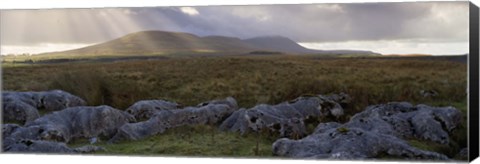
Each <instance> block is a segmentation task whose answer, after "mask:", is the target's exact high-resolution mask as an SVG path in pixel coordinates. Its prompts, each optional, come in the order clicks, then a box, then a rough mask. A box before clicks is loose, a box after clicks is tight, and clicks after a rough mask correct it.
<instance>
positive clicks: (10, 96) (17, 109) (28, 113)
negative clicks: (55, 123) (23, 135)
mask: <svg viewBox="0 0 480 164" xmlns="http://www.w3.org/2000/svg"><path fill="white" fill-rule="evenodd" d="M84 105H86V102H85V101H84V100H82V99H81V98H79V97H77V96H74V95H72V94H70V93H68V92H65V91H62V90H52V91H44V92H11V91H6V92H2V107H3V108H2V109H3V110H2V117H3V120H4V121H7V122H18V123H21V124H25V123H28V122H30V121H33V120H35V119H37V118H38V117H40V115H39V113H38V111H39V110H46V111H58V110H62V109H65V108H68V107H74V106H84Z"/></svg>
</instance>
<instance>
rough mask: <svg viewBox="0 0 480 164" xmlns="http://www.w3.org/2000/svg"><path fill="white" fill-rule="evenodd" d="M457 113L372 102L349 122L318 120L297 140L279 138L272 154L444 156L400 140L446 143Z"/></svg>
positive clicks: (456, 121) (423, 157) (431, 108)
mask: <svg viewBox="0 0 480 164" xmlns="http://www.w3.org/2000/svg"><path fill="white" fill-rule="evenodd" d="M461 118H462V116H461V113H460V112H459V111H458V110H456V109H455V108H453V107H430V106H427V105H422V104H421V105H417V106H413V105H412V104H410V103H406V102H394V103H388V104H381V105H373V106H369V107H367V109H366V110H365V111H363V112H361V113H358V114H356V115H354V116H353V117H352V118H351V119H350V121H349V122H347V123H345V124H340V123H337V122H328V123H320V124H319V125H318V126H317V128H316V129H315V131H314V133H313V134H311V135H309V136H307V137H305V138H303V139H301V140H290V139H287V138H282V139H279V140H277V141H276V142H275V143H274V144H273V146H272V149H273V153H274V154H276V155H279V156H286V157H294V158H340V159H363V158H381V157H385V156H394V157H399V158H407V159H418V158H420V159H442V160H443V159H448V157H447V156H445V155H442V154H438V153H434V152H428V151H423V150H419V149H417V148H414V147H412V146H410V145H408V144H407V143H406V142H405V141H403V140H402V139H407V138H408V139H411V138H417V139H419V140H429V141H434V142H437V143H441V144H448V142H449V132H452V131H453V130H454V129H455V128H456V127H457V126H458V125H459V124H460V120H461Z"/></svg>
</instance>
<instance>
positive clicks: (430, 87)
mask: <svg viewBox="0 0 480 164" xmlns="http://www.w3.org/2000/svg"><path fill="white" fill-rule="evenodd" d="M2 68H3V70H2V71H3V73H2V75H3V77H2V78H3V79H2V80H3V90H15V91H32V90H33V91H43V90H50V89H62V90H65V91H67V92H70V93H72V94H74V95H77V96H80V97H82V98H84V99H85V100H86V101H87V102H88V103H89V105H100V104H107V105H110V106H113V107H115V108H118V109H121V110H124V109H126V108H127V107H129V106H130V105H132V104H133V103H135V102H136V101H139V100H147V99H164V100H169V101H175V102H177V103H180V104H183V105H196V104H198V103H200V102H203V101H208V100H212V99H218V98H225V97H227V96H232V97H234V98H235V99H236V100H237V101H238V103H239V106H240V107H246V108H249V107H253V106H255V105H256V104H259V103H268V104H276V103H280V102H283V101H288V100H291V99H294V98H296V97H298V96H302V95H303V96H305V95H316V94H330V93H339V92H344V93H347V94H349V95H350V96H351V97H352V100H353V102H352V103H351V104H350V105H349V106H348V107H347V109H346V111H347V114H346V115H345V116H344V117H342V118H340V120H338V121H340V122H343V121H346V120H348V119H349V118H350V116H352V115H353V114H355V113H357V112H359V111H362V110H363V109H365V107H366V106H368V105H373V104H379V103H386V102H391V101H408V102H411V103H414V104H418V103H423V104H428V105H441V106H447V105H451V106H455V107H457V108H459V109H460V110H462V111H463V112H466V106H467V103H466V98H467V94H466V91H467V90H466V88H467V66H466V64H464V63H460V62H450V61H429V60H421V61H419V60H411V59H408V60H407V59H405V60H403V59H398V60H382V59H368V58H338V59H316V58H314V57H300V56H289V55H272V56H243V57H241V56H228V57H227V56H226V57H196V58H170V59H163V60H144V61H122V62H111V63H66V64H51V65H46V64H45V65H17V66H14V67H13V66H5V65H4V66H3V67H2ZM422 90H427V91H434V92H436V93H437V95H436V96H431V97H428V96H427V97H425V96H423V95H422V94H421V91H422ZM189 128H193V129H195V130H192V132H191V133H189V135H188V137H190V138H186V139H184V138H182V137H179V136H178V135H181V134H180V133H177V132H176V131H185V130H186V128H179V129H178V130H174V131H171V132H170V131H169V132H167V133H166V134H162V135H159V136H154V137H151V138H148V139H145V140H141V141H136V142H128V143H120V144H116V145H105V146H106V148H107V149H108V150H109V151H105V152H99V153H103V154H111V153H113V154H138V155H148V154H162V155H189V156H191V155H207V156H209V155H213V156H257V155H260V156H269V155H271V150H270V147H271V143H273V141H274V139H271V137H269V136H268V135H266V134H258V135H261V137H256V136H252V135H256V134H249V135H247V136H239V135H238V134H234V133H226V132H219V131H216V130H208V129H209V128H211V127H189ZM187 131H188V129H187ZM204 131H212V132H211V133H213V134H214V137H215V138H216V140H217V141H218V142H211V143H210V141H209V140H208V139H207V138H206V137H207V136H205V135H206V134H205V133H203V132H204ZM457 133H458V134H456V135H458V136H457V137H454V139H453V140H455V141H454V142H453V143H452V144H453V145H450V146H454V147H456V148H455V149H458V148H461V147H464V146H466V130H465V128H463V130H462V129H461V130H459V131H458V132H457ZM182 135H184V134H182ZM207 135H208V136H209V133H207ZM258 138H260V139H258ZM269 138H270V139H269ZM257 142H258V143H259V151H258V152H256V151H254V150H252V149H253V148H252V147H255V146H256V143H257ZM412 143H414V144H413V145H418V146H419V147H422V146H425V144H423V145H422V144H421V143H417V142H412ZM76 144H77V145H78V144H83V143H82V142H80V143H76ZM100 144H102V143H100ZM209 144H210V146H209ZM199 145H203V146H199ZM427 146H428V144H427ZM434 149H435V150H437V151H442V150H443V149H444V148H438V149H436V148H434ZM449 155H450V156H452V155H451V154H449Z"/></svg>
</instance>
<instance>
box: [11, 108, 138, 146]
mask: <svg viewBox="0 0 480 164" xmlns="http://www.w3.org/2000/svg"><path fill="white" fill-rule="evenodd" d="M134 121H135V118H133V116H131V115H130V114H128V113H126V112H123V111H120V110H117V109H114V108H112V107H109V106H97V107H86V106H82V107H71V108H67V109H64V110H61V111H57V112H53V113H51V114H47V115H45V116H42V117H40V118H38V119H36V120H34V121H32V122H29V123H27V124H26V125H25V126H24V127H14V126H12V125H9V126H11V127H8V129H12V128H15V130H13V131H11V132H9V133H10V135H9V136H7V138H12V139H13V140H15V141H20V140H22V139H28V140H50V141H61V142H66V143H68V142H69V141H71V140H72V139H76V138H87V139H88V138H96V137H106V138H110V137H111V136H113V135H114V134H115V133H116V131H117V129H118V128H119V127H120V126H122V125H124V124H126V123H128V122H134Z"/></svg>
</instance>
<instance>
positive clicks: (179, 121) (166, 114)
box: [109, 97, 238, 143]
mask: <svg viewBox="0 0 480 164" xmlns="http://www.w3.org/2000/svg"><path fill="white" fill-rule="evenodd" d="M237 108H238V106H237V102H236V100H235V99H233V98H232V97H228V98H226V99H223V100H213V101H210V102H205V103H201V104H199V105H197V106H195V107H186V108H184V109H175V110H160V111H158V112H156V113H155V115H154V116H153V117H151V118H150V119H149V120H146V121H142V122H137V123H128V124H125V125H123V126H121V127H120V128H119V130H118V132H117V133H116V134H115V136H114V137H112V139H110V140H109V142H111V143H114V142H119V141H124V140H138V139H142V138H145V137H148V136H152V135H156V134H161V133H163V132H165V130H167V129H170V128H174V127H179V126H184V125H214V124H218V123H219V122H221V121H223V120H224V119H225V118H226V117H227V116H229V115H230V114H231V113H233V112H234V111H235V110H237Z"/></svg>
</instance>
